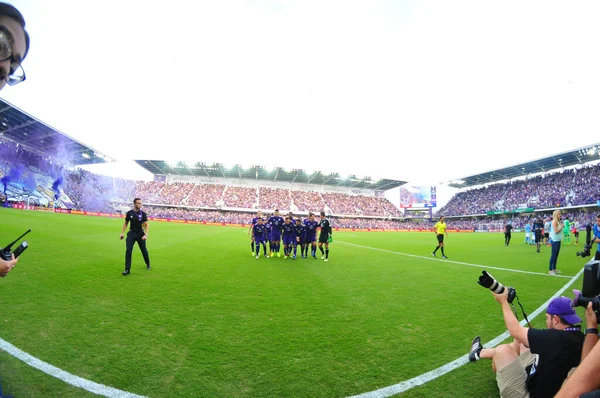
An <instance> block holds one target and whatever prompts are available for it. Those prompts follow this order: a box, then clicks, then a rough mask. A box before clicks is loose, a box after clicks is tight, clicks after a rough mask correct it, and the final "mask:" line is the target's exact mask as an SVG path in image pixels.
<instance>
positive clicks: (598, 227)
mask: <svg viewBox="0 0 600 398" xmlns="http://www.w3.org/2000/svg"><path fill="white" fill-rule="evenodd" d="M592 232H593V233H594V236H593V237H592V243H597V245H596V254H595V256H594V260H600V214H598V215H597V216H596V224H594V226H593V227H592Z"/></svg>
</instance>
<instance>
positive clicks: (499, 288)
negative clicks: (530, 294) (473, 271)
mask: <svg viewBox="0 0 600 398" xmlns="http://www.w3.org/2000/svg"><path fill="white" fill-rule="evenodd" d="M477 283H479V284H480V285H481V286H483V287H485V288H486V289H490V290H491V291H492V292H494V293H496V294H502V293H504V289H508V300H507V301H508V302H509V304H510V303H512V302H513V300H514V299H515V297H516V296H517V291H516V290H515V289H513V288H512V287H510V286H509V287H504V286H503V285H502V284H501V283H500V282H498V281H497V280H496V279H494V277H493V276H492V274H490V273H489V272H487V271H481V276H480V277H479V280H478V281H477Z"/></svg>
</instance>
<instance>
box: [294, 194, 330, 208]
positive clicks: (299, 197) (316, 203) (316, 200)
mask: <svg viewBox="0 0 600 398" xmlns="http://www.w3.org/2000/svg"><path fill="white" fill-rule="evenodd" d="M292 202H293V205H294V206H295V210H298V211H316V209H324V208H325V202H323V198H322V197H321V194H320V193H318V192H315V191H292Z"/></svg>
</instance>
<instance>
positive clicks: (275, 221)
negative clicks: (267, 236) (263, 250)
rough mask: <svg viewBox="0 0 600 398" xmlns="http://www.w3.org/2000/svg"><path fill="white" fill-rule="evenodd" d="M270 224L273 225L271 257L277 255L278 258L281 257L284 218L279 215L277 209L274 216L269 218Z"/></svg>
mask: <svg viewBox="0 0 600 398" xmlns="http://www.w3.org/2000/svg"><path fill="white" fill-rule="evenodd" d="M268 222H269V223H270V224H271V257H273V256H274V254H275V253H277V257H281V255H280V254H279V247H280V245H281V228H282V226H283V222H284V220H283V217H281V216H280V215H279V210H278V209H275V212H274V214H273V215H272V216H271V217H269V220H268Z"/></svg>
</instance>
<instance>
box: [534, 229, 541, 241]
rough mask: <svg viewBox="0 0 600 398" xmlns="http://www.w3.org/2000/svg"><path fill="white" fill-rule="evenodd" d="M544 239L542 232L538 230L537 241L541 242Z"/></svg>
mask: <svg viewBox="0 0 600 398" xmlns="http://www.w3.org/2000/svg"><path fill="white" fill-rule="evenodd" d="M541 241H542V233H541V232H536V234H535V243H540V242H541Z"/></svg>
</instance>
